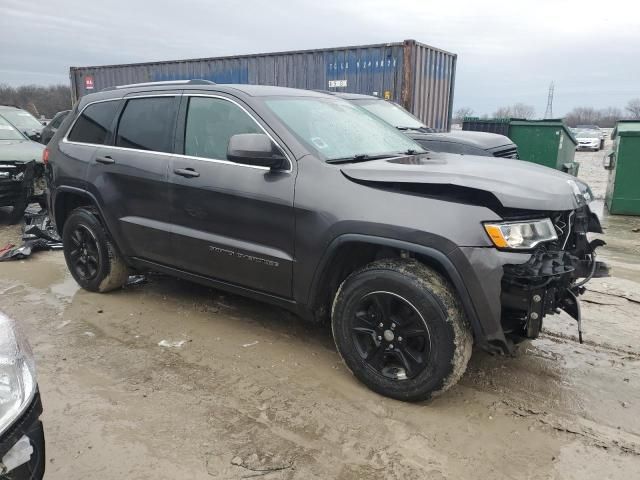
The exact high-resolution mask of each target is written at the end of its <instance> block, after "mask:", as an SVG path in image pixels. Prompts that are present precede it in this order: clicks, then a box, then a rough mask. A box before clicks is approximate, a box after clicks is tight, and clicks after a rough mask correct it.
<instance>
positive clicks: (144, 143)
mask: <svg viewBox="0 0 640 480" xmlns="http://www.w3.org/2000/svg"><path fill="white" fill-rule="evenodd" d="M176 113H177V101H176V97H148V98H134V99H131V100H128V101H127V104H126V105H125V107H124V110H123V112H122V115H121V116H120V123H119V124H118V133H117V134H116V146H118V147H125V148H134V149H137V150H151V151H154V152H168V153H170V152H172V151H173V131H174V126H175V121H176Z"/></svg>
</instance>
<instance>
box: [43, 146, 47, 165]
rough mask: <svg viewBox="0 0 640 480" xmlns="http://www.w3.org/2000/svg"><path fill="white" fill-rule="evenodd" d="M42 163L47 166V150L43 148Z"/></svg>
mask: <svg viewBox="0 0 640 480" xmlns="http://www.w3.org/2000/svg"><path fill="white" fill-rule="evenodd" d="M42 163H44V164H45V165H49V149H48V148H45V149H44V150H43V151H42Z"/></svg>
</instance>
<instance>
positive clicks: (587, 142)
mask: <svg viewBox="0 0 640 480" xmlns="http://www.w3.org/2000/svg"><path fill="white" fill-rule="evenodd" d="M576 139H577V140H578V150H593V151H594V152H597V151H598V150H600V148H601V146H602V145H601V143H602V137H601V136H600V133H599V132H598V131H597V130H581V131H579V132H578V133H576Z"/></svg>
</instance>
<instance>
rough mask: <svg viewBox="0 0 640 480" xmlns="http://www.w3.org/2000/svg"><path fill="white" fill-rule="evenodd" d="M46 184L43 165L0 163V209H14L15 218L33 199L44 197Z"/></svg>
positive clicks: (34, 163)
mask: <svg viewBox="0 0 640 480" xmlns="http://www.w3.org/2000/svg"><path fill="white" fill-rule="evenodd" d="M45 190H46V184H45V181H44V168H43V165H42V164H40V163H37V162H36V161H35V160H32V161H30V162H20V161H2V162H0V207H14V210H15V213H16V215H17V216H21V215H22V213H23V212H24V209H25V208H26V206H27V205H28V203H29V202H30V201H32V200H33V199H36V200H38V199H39V198H40V197H43V196H44V192H45Z"/></svg>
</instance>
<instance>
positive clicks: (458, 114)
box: [453, 107, 473, 123]
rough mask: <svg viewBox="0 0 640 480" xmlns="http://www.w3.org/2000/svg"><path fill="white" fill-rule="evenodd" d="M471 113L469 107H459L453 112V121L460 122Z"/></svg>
mask: <svg viewBox="0 0 640 480" xmlns="http://www.w3.org/2000/svg"><path fill="white" fill-rule="evenodd" d="M472 115H473V110H472V109H471V108H469V107H460V108H459V109H457V110H456V111H455V113H454V114H453V121H454V123H462V122H463V121H464V119H465V118H466V117H470V116H472Z"/></svg>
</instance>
